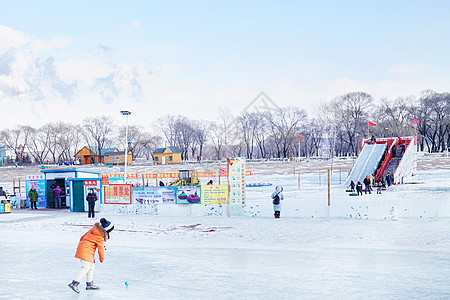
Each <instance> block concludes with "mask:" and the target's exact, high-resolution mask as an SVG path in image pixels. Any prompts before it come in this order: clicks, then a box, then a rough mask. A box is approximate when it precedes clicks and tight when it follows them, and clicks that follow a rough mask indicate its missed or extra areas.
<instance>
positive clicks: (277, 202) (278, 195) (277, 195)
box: [271, 185, 284, 219]
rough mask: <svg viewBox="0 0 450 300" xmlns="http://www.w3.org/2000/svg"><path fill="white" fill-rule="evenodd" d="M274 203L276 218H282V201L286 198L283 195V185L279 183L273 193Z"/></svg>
mask: <svg viewBox="0 0 450 300" xmlns="http://www.w3.org/2000/svg"><path fill="white" fill-rule="evenodd" d="M271 197H272V199H273V201H272V203H273V211H274V216H275V218H276V219H279V218H280V214H281V201H282V200H284V197H283V187H282V186H280V185H278V186H277V187H276V188H275V192H273V193H272V196H271Z"/></svg>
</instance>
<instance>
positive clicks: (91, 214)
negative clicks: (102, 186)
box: [88, 202, 95, 218]
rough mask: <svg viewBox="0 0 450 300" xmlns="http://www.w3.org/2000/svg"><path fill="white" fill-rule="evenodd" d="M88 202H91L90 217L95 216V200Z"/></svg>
mask: <svg viewBox="0 0 450 300" xmlns="http://www.w3.org/2000/svg"><path fill="white" fill-rule="evenodd" d="M88 204H89V212H88V218H90V217H92V218H95V202H88Z"/></svg>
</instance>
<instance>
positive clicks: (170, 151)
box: [153, 147, 181, 165]
mask: <svg viewBox="0 0 450 300" xmlns="http://www.w3.org/2000/svg"><path fill="white" fill-rule="evenodd" d="M153 157H154V160H155V163H156V164H158V165H170V164H179V163H181V151H180V149H178V147H166V148H158V149H156V150H155V152H154V153H153Z"/></svg>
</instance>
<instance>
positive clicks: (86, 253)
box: [69, 218, 114, 293]
mask: <svg viewBox="0 0 450 300" xmlns="http://www.w3.org/2000/svg"><path fill="white" fill-rule="evenodd" d="M113 229H114V225H112V224H111V222H109V221H107V220H106V219H105V218H101V219H100V223H99V222H96V223H95V224H94V226H93V227H92V228H91V229H90V230H89V231H88V232H86V233H85V234H84V235H83V236H82V237H81V238H80V242H79V243H78V248H77V252H76V253H75V257H76V258H79V259H80V262H81V270H80V272H79V273H78V275H77V276H76V277H75V279H74V280H73V281H72V282H71V283H69V287H70V288H71V289H72V290H74V291H75V292H76V293H80V290H79V289H78V285H79V284H80V281H81V279H82V278H83V277H84V276H85V275H86V290H98V289H100V288H99V287H98V286H95V285H94V281H93V276H94V268H95V259H94V255H95V250H97V249H98V257H99V259H100V262H103V261H104V260H105V249H104V247H103V243H104V242H106V241H107V240H108V239H109V233H110V232H111V231H112V230H113Z"/></svg>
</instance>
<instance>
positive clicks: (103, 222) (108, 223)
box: [100, 218, 114, 232]
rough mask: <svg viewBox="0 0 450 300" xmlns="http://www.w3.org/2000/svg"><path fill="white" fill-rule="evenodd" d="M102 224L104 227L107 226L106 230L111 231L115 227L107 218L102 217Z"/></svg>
mask: <svg viewBox="0 0 450 300" xmlns="http://www.w3.org/2000/svg"><path fill="white" fill-rule="evenodd" d="M100 224H102V227H103V228H105V230H106V232H111V231H112V230H113V229H114V225H113V224H111V222H110V221H108V220H106V219H105V218H101V219H100Z"/></svg>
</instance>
